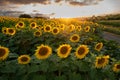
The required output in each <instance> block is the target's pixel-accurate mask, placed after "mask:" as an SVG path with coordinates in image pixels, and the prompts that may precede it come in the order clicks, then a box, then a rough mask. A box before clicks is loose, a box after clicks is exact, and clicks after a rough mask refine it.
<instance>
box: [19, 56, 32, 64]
mask: <svg viewBox="0 0 120 80" xmlns="http://www.w3.org/2000/svg"><path fill="white" fill-rule="evenodd" d="M30 60H31V58H30V56H29V55H21V56H19V57H18V63H19V64H28V63H29V62H30Z"/></svg>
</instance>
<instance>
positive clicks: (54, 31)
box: [52, 27, 59, 35]
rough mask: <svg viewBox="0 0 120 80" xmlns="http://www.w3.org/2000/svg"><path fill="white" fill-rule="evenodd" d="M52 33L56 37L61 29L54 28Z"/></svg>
mask: <svg viewBox="0 0 120 80" xmlns="http://www.w3.org/2000/svg"><path fill="white" fill-rule="evenodd" d="M52 33H53V34H54V35H57V34H58V33H59V28H58V27H54V28H53V29H52Z"/></svg>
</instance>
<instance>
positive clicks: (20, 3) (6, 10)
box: [0, 0, 120, 18]
mask: <svg viewBox="0 0 120 80" xmlns="http://www.w3.org/2000/svg"><path fill="white" fill-rule="evenodd" d="M115 13H120V0H0V16H15V17H18V16H19V15H20V14H30V15H31V16H48V17H49V16H50V17H53V18H54V17H55V18H72V17H87V16H93V15H96V16H97V15H104V14H115Z"/></svg>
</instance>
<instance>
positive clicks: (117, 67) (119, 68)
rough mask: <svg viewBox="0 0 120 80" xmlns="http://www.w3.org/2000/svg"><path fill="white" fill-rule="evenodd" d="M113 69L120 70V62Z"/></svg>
mask: <svg viewBox="0 0 120 80" xmlns="http://www.w3.org/2000/svg"><path fill="white" fill-rule="evenodd" d="M113 71H114V72H120V64H114V66H113Z"/></svg>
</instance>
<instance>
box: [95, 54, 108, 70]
mask: <svg viewBox="0 0 120 80" xmlns="http://www.w3.org/2000/svg"><path fill="white" fill-rule="evenodd" d="M109 58H110V57H109V56H108V55H107V56H99V57H96V61H95V67H96V68H104V67H105V66H106V65H107V64H108V62H109Z"/></svg>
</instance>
